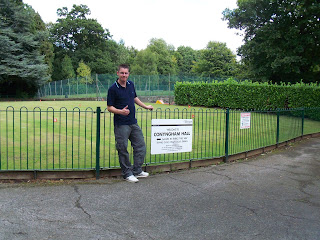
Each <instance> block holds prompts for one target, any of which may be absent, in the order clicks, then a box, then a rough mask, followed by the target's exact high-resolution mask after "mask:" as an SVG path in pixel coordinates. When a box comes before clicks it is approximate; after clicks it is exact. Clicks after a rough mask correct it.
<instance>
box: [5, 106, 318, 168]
mask: <svg viewBox="0 0 320 240" xmlns="http://www.w3.org/2000/svg"><path fill="white" fill-rule="evenodd" d="M146 104H151V103H146ZM98 106H99V107H101V110H102V114H101V125H100V126H101V130H100V134H101V138H100V150H101V151H100V161H101V167H106V168H110V167H118V158H117V153H116V149H115V142H114V136H113V121H112V118H113V115H112V114H110V113H109V112H107V111H106V107H107V106H106V102H105V101H24V102H0V167H1V170H11V169H17V170H19V169H87V168H95V161H96V121H97V119H96V113H95V112H96V109H97V107H98ZM153 106H154V108H155V109H154V111H152V112H150V111H146V110H143V109H137V119H138V123H139V125H140V126H141V128H142V130H143V132H144V135H145V140H146V144H147V156H146V163H150V164H154V163H156V164H159V163H163V162H172V161H183V160H189V159H204V158H212V157H220V156H223V155H224V154H225V131H226V127H225V121H226V120H225V111H224V110H221V109H209V108H198V107H192V108H189V107H188V106H175V105H166V104H154V103H153ZM155 118H157V119H175V118H179V119H184V118H187V119H193V147H192V149H193V150H192V152H190V153H179V154H161V155H151V154H150V142H151V119H155ZM276 123H277V115H276V114H275V113H260V112H252V113H251V127H250V129H240V112H238V111H230V118H229V155H230V154H234V153H238V152H243V151H249V150H252V149H256V148H260V147H264V146H268V145H272V144H275V143H276V125H277V124H276ZM301 124H302V120H301V118H298V117H292V116H287V115H281V116H280V135H279V141H280V142H282V141H286V140H289V139H292V138H294V137H297V136H300V135H301V129H302V125H301ZM314 132H320V122H317V121H312V120H308V119H305V121H304V133H305V134H307V133H314ZM131 155H132V154H131Z"/></svg>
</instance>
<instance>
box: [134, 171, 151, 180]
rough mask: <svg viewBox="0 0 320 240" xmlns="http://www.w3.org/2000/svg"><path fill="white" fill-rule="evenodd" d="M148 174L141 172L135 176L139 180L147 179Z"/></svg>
mask: <svg viewBox="0 0 320 240" xmlns="http://www.w3.org/2000/svg"><path fill="white" fill-rule="evenodd" d="M148 176H149V173H147V172H144V171H142V172H141V173H139V174H138V175H136V178H140V177H148Z"/></svg>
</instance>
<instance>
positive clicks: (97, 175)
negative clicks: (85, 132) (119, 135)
mask: <svg viewBox="0 0 320 240" xmlns="http://www.w3.org/2000/svg"><path fill="white" fill-rule="evenodd" d="M100 114H101V108H100V107H97V127H96V128H97V134H96V179H99V178H100Z"/></svg>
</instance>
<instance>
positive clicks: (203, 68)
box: [193, 42, 237, 77]
mask: <svg viewBox="0 0 320 240" xmlns="http://www.w3.org/2000/svg"><path fill="white" fill-rule="evenodd" d="M236 64H237V63H236V56H235V55H234V54H233V53H232V51H231V50H230V49H229V48H228V47H227V45H226V44H225V43H220V42H209V43H208V45H207V47H206V49H203V50H200V57H199V60H198V61H197V62H196V63H195V64H194V67H193V71H194V72H195V73H198V74H199V75H202V76H211V77H227V76H232V75H233V73H234V71H235V69H236Z"/></svg>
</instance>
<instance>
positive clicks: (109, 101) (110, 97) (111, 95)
mask: <svg viewBox="0 0 320 240" xmlns="http://www.w3.org/2000/svg"><path fill="white" fill-rule="evenodd" d="M114 100H115V93H114V91H113V89H112V88H109V90H108V96H107V105H108V106H114V103H115V102H114Z"/></svg>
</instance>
